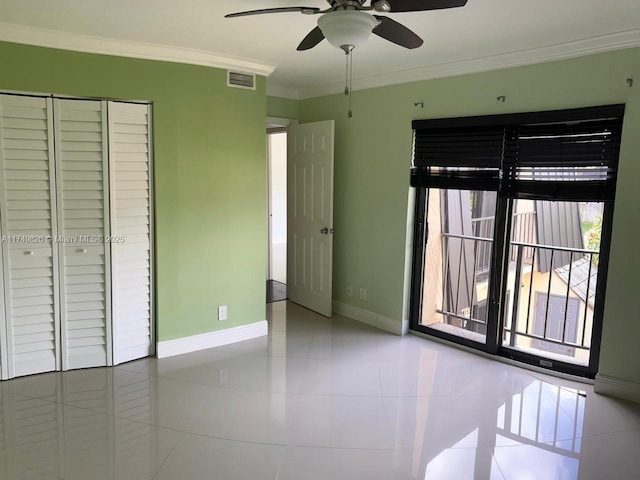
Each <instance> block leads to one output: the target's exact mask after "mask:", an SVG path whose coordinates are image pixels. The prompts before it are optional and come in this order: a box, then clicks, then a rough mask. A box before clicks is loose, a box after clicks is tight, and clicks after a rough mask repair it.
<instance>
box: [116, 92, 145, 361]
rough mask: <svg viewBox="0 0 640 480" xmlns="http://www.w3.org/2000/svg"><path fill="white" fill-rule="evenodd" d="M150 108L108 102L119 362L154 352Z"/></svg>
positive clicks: (117, 359)
mask: <svg viewBox="0 0 640 480" xmlns="http://www.w3.org/2000/svg"><path fill="white" fill-rule="evenodd" d="M149 109H150V107H149V105H142V104H131V103H118V102H109V142H110V143H109V161H110V176H111V225H112V235H113V237H114V239H115V240H116V242H115V243H113V244H112V265H113V268H112V275H113V309H112V312H113V338H114V364H119V363H122V362H127V361H130V360H134V359H136V358H142V357H147V356H149V355H152V354H153V353H154V342H153V324H152V318H153V314H152V308H153V307H152V305H153V302H152V295H151V292H152V281H151V278H152V277H151V274H152V268H153V265H152V258H153V256H152V242H151V233H152V228H151V227H152V215H151V205H152V204H151V194H150V193H151V168H150V165H151V164H150V159H151V152H150V145H151V142H150V122H149V117H150V115H149Z"/></svg>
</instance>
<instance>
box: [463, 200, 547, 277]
mask: <svg viewBox="0 0 640 480" xmlns="http://www.w3.org/2000/svg"><path fill="white" fill-rule="evenodd" d="M495 218H496V217H478V218H472V219H471V231H472V232H473V236H474V237H480V238H486V239H492V238H493V229H494V227H495ZM535 222H536V212H522V213H514V214H513V222H512V228H511V240H512V241H519V242H527V243H535V242H536V223H535ZM532 256H533V249H531V248H526V249H525V251H524V258H525V260H530V259H531V258H532ZM515 259H516V258H515V252H514V253H513V257H512V258H511V261H515ZM490 265H491V244H486V243H484V244H481V245H478V257H477V267H476V268H477V269H478V272H480V273H483V272H487V271H489V266H490Z"/></svg>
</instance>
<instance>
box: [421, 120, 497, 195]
mask: <svg viewBox="0 0 640 480" xmlns="http://www.w3.org/2000/svg"><path fill="white" fill-rule="evenodd" d="M505 131H506V129H505V127H504V126H503V125H489V126H461V127H445V128H423V129H416V130H415V131H414V144H413V145H414V157H413V158H414V161H413V165H414V168H413V170H412V174H411V184H412V186H421V187H431V188H443V187H444V186H448V188H456V189H460V190H497V189H498V177H499V169H500V163H501V160H502V152H503V145H504V137H505Z"/></svg>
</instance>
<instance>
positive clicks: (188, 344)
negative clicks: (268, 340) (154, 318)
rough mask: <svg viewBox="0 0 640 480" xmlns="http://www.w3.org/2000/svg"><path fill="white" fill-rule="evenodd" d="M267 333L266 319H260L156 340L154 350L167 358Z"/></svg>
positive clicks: (161, 356)
mask: <svg viewBox="0 0 640 480" xmlns="http://www.w3.org/2000/svg"><path fill="white" fill-rule="evenodd" d="M267 333H268V324H267V321H266V320H262V321H260V322H256V323H251V324H249V325H241V326H239V327H233V328H227V329H226V330H219V331H217V332H208V333H201V334H200V335H192V336H190V337H183V338H176V339H175V340H165V341H164V342H158V346H157V349H156V351H157V352H158V353H157V356H158V358H167V357H173V356H174V355H182V354H184V353H191V352H197V351H198V350H206V349H207V348H214V347H221V346H223V345H229V344H231V343H236V342H242V341H243V340H251V339H252V338H256V337H262V336H263V335H266V334H267Z"/></svg>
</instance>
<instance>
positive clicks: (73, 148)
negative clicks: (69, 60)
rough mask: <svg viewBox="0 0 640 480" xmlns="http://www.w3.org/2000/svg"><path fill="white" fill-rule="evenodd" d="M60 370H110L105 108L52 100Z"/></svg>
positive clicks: (90, 102)
mask: <svg viewBox="0 0 640 480" xmlns="http://www.w3.org/2000/svg"><path fill="white" fill-rule="evenodd" d="M54 107H55V125H56V173H57V191H58V212H59V215H58V217H59V219H58V227H59V232H60V236H61V238H60V241H59V243H58V248H59V255H60V266H61V270H60V271H61V274H60V278H61V282H60V312H61V318H62V322H61V327H62V335H61V339H62V348H61V351H62V369H63V370H69V369H74V368H86V367H97V366H104V365H110V364H111V303H110V301H109V299H110V298H111V287H110V284H111V282H110V269H109V266H110V252H111V248H110V243H108V242H107V241H106V240H105V239H108V237H109V234H110V230H109V222H108V218H109V188H108V162H107V146H108V143H107V111H106V102H101V101H93V100H59V99H56V100H55V105H54Z"/></svg>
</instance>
